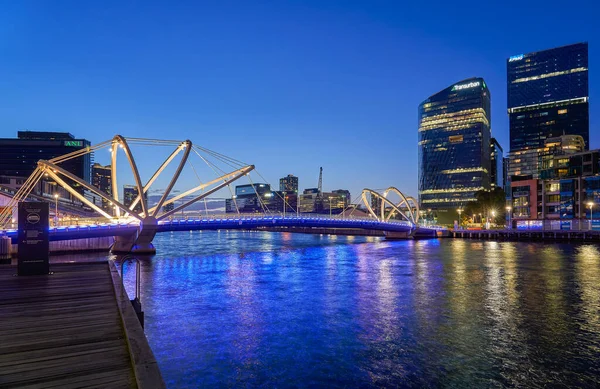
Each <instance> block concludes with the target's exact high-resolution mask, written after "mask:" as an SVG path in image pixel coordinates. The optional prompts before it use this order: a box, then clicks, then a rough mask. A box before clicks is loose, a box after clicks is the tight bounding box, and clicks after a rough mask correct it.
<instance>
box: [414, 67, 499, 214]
mask: <svg viewBox="0 0 600 389" xmlns="http://www.w3.org/2000/svg"><path fill="white" fill-rule="evenodd" d="M490 100H491V97H490V91H489V90H488V88H487V86H486V84H485V81H484V80H483V78H470V79H467V80H463V81H460V82H458V83H456V84H454V85H451V86H449V87H448V88H446V89H444V90H442V91H441V92H438V93H436V94H435V95H433V96H431V97H429V98H428V99H427V100H425V101H423V102H422V103H421V105H420V106H419V203H420V204H421V207H422V208H426V209H431V210H432V211H434V214H436V215H437V217H438V222H439V223H452V221H453V220H456V219H457V218H458V214H457V212H456V210H457V209H458V208H460V207H463V206H465V205H466V203H468V202H470V201H474V200H475V193H476V192H477V191H479V190H489V189H490V170H491V163H490V138H491V134H490V122H491V111H490Z"/></svg>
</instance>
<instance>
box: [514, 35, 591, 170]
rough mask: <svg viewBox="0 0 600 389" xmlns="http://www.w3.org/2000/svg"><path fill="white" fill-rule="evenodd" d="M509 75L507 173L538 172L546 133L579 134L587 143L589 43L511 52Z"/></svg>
mask: <svg viewBox="0 0 600 389" xmlns="http://www.w3.org/2000/svg"><path fill="white" fill-rule="evenodd" d="M507 80H508V115H509V125H510V152H509V169H508V175H509V177H512V176H530V177H531V178H538V175H539V165H538V163H537V162H538V160H539V155H540V153H543V152H544V151H543V147H544V142H545V140H546V139H548V138H553V137H558V136H560V135H579V136H581V137H582V138H583V140H584V148H585V149H588V148H589V103H588V100H589V94H588V45H587V43H577V44H573V45H569V46H563V47H558V48H554V49H549V50H544V51H538V52H534V53H529V54H520V55H514V56H511V57H510V58H509V59H507Z"/></svg>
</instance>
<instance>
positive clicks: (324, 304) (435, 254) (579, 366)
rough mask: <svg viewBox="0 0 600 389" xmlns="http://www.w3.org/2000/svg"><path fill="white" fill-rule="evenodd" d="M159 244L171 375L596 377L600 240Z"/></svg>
mask: <svg viewBox="0 0 600 389" xmlns="http://www.w3.org/2000/svg"><path fill="white" fill-rule="evenodd" d="M156 245H157V247H158V255H156V256H155V257H153V258H152V259H148V260H144V261H143V264H142V266H143V272H142V278H143V291H142V299H143V304H144V310H145V312H146V333H147V336H148V339H149V341H150V344H151V346H152V349H153V350H154V353H155V355H156V357H157V359H158V362H159V365H160V368H161V371H162V373H163V376H164V378H165V380H166V382H167V384H168V386H169V387H173V388H196V387H238V386H242V387H325V386H326V387H381V386H387V387H389V386H406V387H424V386H425V387H438V386H449V387H457V388H458V387H465V386H472V387H473V386H474V387H503V386H509V387H510V386H524V387H529V386H546V385H557V384H564V385H567V386H596V385H600V379H599V378H598V377H600V362H599V361H600V358H599V356H600V311H599V310H600V291H599V290H600V286H599V285H600V252H599V249H598V247H597V246H593V245H554V244H552V245H549V244H547V245H543V244H539V243H511V242H482V241H467V240H450V239H448V240H435V241H393V242H391V241H385V240H381V239H379V238H371V237H328V236H320V235H302V234H289V233H268V232H243V231H234V232H224V231H221V232H217V231H215V232H192V233H189V232H177V233H169V234H163V235H159V236H157V239H156ZM131 273H133V272H129V273H128V274H127V277H126V278H127V280H128V282H129V283H131ZM130 286H131V285H130Z"/></svg>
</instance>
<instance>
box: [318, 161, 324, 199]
mask: <svg viewBox="0 0 600 389" xmlns="http://www.w3.org/2000/svg"><path fill="white" fill-rule="evenodd" d="M318 189H319V197H321V196H323V167H320V168H319V186H318Z"/></svg>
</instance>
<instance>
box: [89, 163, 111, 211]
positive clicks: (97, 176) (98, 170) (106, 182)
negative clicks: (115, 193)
mask: <svg viewBox="0 0 600 389" xmlns="http://www.w3.org/2000/svg"><path fill="white" fill-rule="evenodd" d="M111 177H112V172H111V167H110V165H107V166H102V165H100V164H99V163H95V164H94V165H92V185H93V186H95V187H96V188H98V189H100V190H101V191H103V192H104V193H107V194H109V195H112V179H111ZM102 208H103V209H105V210H112V209H111V208H112V206H111V204H110V203H109V202H108V201H107V200H105V199H102Z"/></svg>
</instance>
